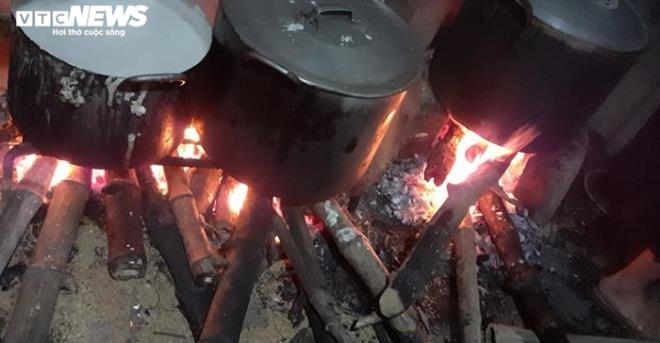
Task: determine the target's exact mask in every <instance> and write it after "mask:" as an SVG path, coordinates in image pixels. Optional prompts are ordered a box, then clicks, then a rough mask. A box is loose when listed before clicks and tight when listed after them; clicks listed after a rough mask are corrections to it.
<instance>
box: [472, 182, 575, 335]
mask: <svg viewBox="0 0 660 343" xmlns="http://www.w3.org/2000/svg"><path fill="white" fill-rule="evenodd" d="M479 209H480V210H481V213H482V214H483V216H484V221H485V222H486V224H487V225H488V230H489V233H490V235H491V237H492V239H493V243H494V244H495V248H496V249H497V254H498V255H499V256H500V259H501V260H502V262H503V264H504V268H505V270H506V273H507V275H508V284H509V285H508V286H509V288H510V290H511V295H512V297H513V300H514V302H515V304H516V307H517V308H518V311H519V312H520V315H521V317H522V319H523V321H524V322H525V325H526V326H528V327H530V328H531V329H532V330H534V332H535V333H536V334H537V335H538V337H539V338H541V340H542V341H543V342H567V340H566V334H565V333H564V332H563V330H562V329H561V327H560V324H559V322H558V320H557V318H556V316H555V314H554V311H553V310H552V307H551V306H550V304H549V303H548V299H547V297H546V295H545V292H544V291H543V287H542V286H541V283H540V280H539V279H538V275H537V273H536V270H535V269H534V267H532V266H531V265H529V263H527V261H526V260H525V255H524V254H523V251H522V247H521V245H520V238H519V236H518V232H517V230H516V229H515V227H514V225H513V222H512V221H511V218H510V217H509V213H508V212H507V210H506V207H505V206H504V203H503V202H502V199H500V198H499V197H498V196H496V195H495V194H493V193H491V192H488V193H486V194H484V195H483V196H482V197H481V198H480V199H479Z"/></svg>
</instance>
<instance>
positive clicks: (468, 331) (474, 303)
mask: <svg viewBox="0 0 660 343" xmlns="http://www.w3.org/2000/svg"><path fill="white" fill-rule="evenodd" d="M474 235H475V232H474V230H473V229H472V228H471V227H462V228H461V230H459V232H458V234H457V235H456V242H455V243H454V254H455V255H456V289H457V293H458V310H459V312H460V318H461V320H460V325H461V329H462V337H461V338H462V341H463V342H464V343H481V342H482V334H481V309H480V306H479V282H478V275H479V268H478V267H477V253H476V251H475V245H474Z"/></svg>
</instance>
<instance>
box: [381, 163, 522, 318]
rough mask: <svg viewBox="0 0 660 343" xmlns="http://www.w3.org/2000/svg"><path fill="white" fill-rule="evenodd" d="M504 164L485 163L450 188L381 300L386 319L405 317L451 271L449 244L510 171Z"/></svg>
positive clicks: (506, 164)
mask: <svg viewBox="0 0 660 343" xmlns="http://www.w3.org/2000/svg"><path fill="white" fill-rule="evenodd" d="M509 162H510V159H508V160H507V161H505V162H486V163H484V164H482V165H481V166H480V167H479V168H478V170H477V171H476V172H475V173H474V174H472V175H471V176H470V177H469V178H468V179H467V180H466V181H465V182H463V183H461V184H459V185H454V184H450V185H449V186H448V190H449V197H448V198H447V201H446V202H445V203H444V204H443V205H442V207H441V208H440V209H439V210H438V212H437V213H436V214H435V216H434V217H433V219H432V220H431V222H430V224H429V225H428V227H427V228H426V230H425V231H424V233H423V234H422V236H421V238H420V239H419V241H418V242H417V243H416V245H415V247H414V248H413V250H412V252H411V253H410V255H409V256H408V258H407V259H406V261H405V262H404V264H403V266H402V267H401V268H400V269H399V270H398V271H397V273H396V274H395V275H394V276H393V279H392V280H391V281H390V284H389V286H388V287H387V289H385V291H384V292H383V294H382V295H381V297H380V300H379V310H380V313H381V314H382V315H383V316H385V317H386V318H392V317H395V316H398V315H400V314H402V313H404V312H405V311H406V310H407V309H408V308H409V307H410V306H411V305H412V304H413V303H415V301H416V300H417V299H418V298H419V297H420V296H421V295H422V293H423V292H424V290H425V287H426V285H427V284H429V283H430V282H431V280H433V279H434V278H435V277H437V276H442V275H446V274H447V271H448V268H449V264H448V262H449V252H448V247H449V243H450V242H451V241H452V240H453V238H454V237H455V236H456V233H457V232H458V229H459V225H460V223H461V221H462V220H463V217H464V216H465V214H466V213H467V212H468V210H469V208H470V206H472V205H473V204H475V203H476V202H477V200H478V199H479V196H480V195H481V194H482V193H483V192H484V191H485V190H486V189H488V187H491V186H492V185H494V184H496V183H497V181H498V180H499V178H500V177H501V176H502V174H504V172H505V170H506V168H507V167H508V165H509Z"/></svg>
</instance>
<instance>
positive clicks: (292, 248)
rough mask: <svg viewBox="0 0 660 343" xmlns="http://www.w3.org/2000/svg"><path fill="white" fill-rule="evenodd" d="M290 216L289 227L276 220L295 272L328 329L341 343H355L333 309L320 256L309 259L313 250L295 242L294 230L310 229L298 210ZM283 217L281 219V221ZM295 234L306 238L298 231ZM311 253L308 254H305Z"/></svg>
mask: <svg viewBox="0 0 660 343" xmlns="http://www.w3.org/2000/svg"><path fill="white" fill-rule="evenodd" d="M287 214H288V215H289V218H288V220H289V227H290V229H291V230H288V229H287V226H286V224H285V223H284V222H283V221H282V220H281V218H280V217H279V216H277V218H273V223H274V229H275V233H276V234H277V235H278V236H279V237H280V242H281V244H282V247H283V248H284V252H285V253H286V255H287V257H288V258H289V260H290V261H291V264H292V265H293V269H294V271H295V272H296V275H297V276H298V279H299V280H300V284H301V287H302V289H303V291H304V292H305V295H306V296H307V299H308V301H309V303H310V304H311V305H312V307H314V309H315V310H316V313H317V314H318V315H319V317H320V319H321V321H322V322H323V325H324V329H325V331H326V332H327V333H329V334H330V336H332V338H334V340H335V341H336V342H338V343H348V342H352V339H351V336H350V335H349V333H348V332H347V331H346V330H345V329H344V327H343V326H342V323H341V321H340V320H339V314H338V313H337V311H336V309H335V308H334V307H333V306H332V303H335V302H334V301H333V299H332V296H331V295H330V294H328V293H327V292H326V290H325V289H326V282H325V278H324V277H323V272H322V270H321V266H320V264H319V262H318V258H317V256H316V254H314V255H313V256H309V255H310V253H309V251H310V247H304V246H298V245H297V244H296V240H294V238H293V236H294V233H293V232H294V231H302V230H307V227H306V226H302V225H304V217H303V214H302V212H301V211H300V210H298V209H291V208H289V209H287ZM278 218H279V219H278ZM295 235H297V236H303V235H305V234H304V233H301V232H298V233H296V234H295ZM305 251H307V252H305Z"/></svg>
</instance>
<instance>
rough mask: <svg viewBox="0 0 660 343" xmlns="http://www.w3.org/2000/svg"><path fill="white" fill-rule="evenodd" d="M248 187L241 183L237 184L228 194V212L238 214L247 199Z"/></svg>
mask: <svg viewBox="0 0 660 343" xmlns="http://www.w3.org/2000/svg"><path fill="white" fill-rule="evenodd" d="M247 193H248V186H247V185H245V184H242V183H239V184H238V185H236V187H234V189H232V190H231V191H230V192H229V195H228V197H229V198H228V203H229V210H230V211H232V212H234V213H235V214H237V215H238V214H240V213H241V210H242V209H243V205H244V204H245V199H246V198H247Z"/></svg>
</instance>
